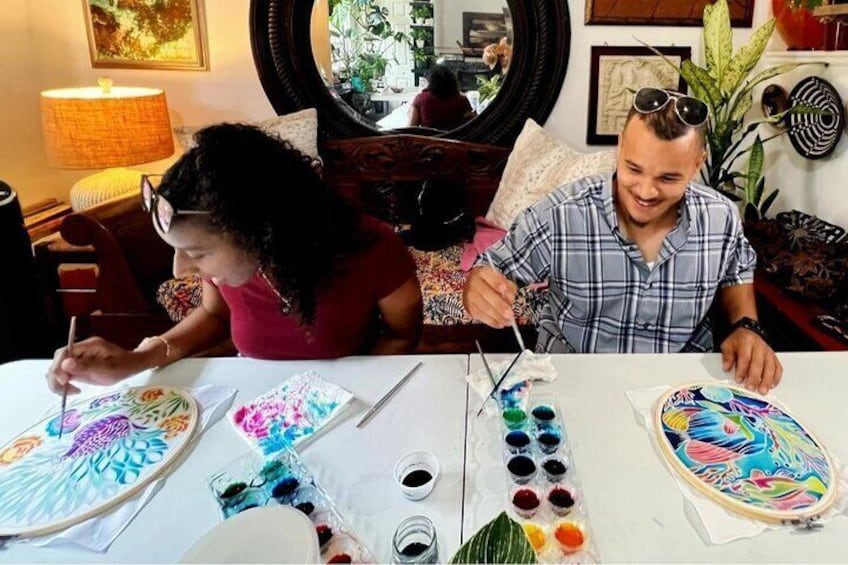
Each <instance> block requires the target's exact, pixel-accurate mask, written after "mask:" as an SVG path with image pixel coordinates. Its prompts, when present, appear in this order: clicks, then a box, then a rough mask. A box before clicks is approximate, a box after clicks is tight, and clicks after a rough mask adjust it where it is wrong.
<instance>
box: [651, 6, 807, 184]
mask: <svg viewBox="0 0 848 565" xmlns="http://www.w3.org/2000/svg"><path fill="white" fill-rule="evenodd" d="M799 1H807V2H809V1H810V0H799ZM774 26H775V21H774V19H771V20H769V21H767V22H766V23H764V24H763V25H762V26H760V27H759V28H757V30H756V31H754V33H753V34H752V36H751V38H750V40H749V41H748V43H747V44H745V45H743V46H742V47H741V48H740V49H739V50H738V51H736V52H735V53H734V52H733V36H732V31H731V27H730V11H729V9H728V7H727V0H718V1H717V2H716V3H715V4H707V5H706V6H705V7H704V51H705V54H706V67H699V66H698V65H696V64H695V63H693V62H692V61H691V60H687V61H683V63H682V64H681V65H680V66H679V67H678V66H677V65H675V64H674V63H673V62H671V61H670V60H669V59H668V58H666V57H665V56H663V55H662V54H661V53H660V52H659V51H657V50H656V49H654V48H653V47H650V46H649V47H650V48H651V49H652V50H653V51H654V52H655V53H656V54H657V55H658V56H660V57H662V58H663V60H665V61H666V62H667V63H668V64H669V65H671V66H672V67H674V69H675V70H676V71H677V72H678V73H679V74H680V75H681V76H682V77H683V79H684V80H685V81H686V84H688V85H689V88H690V89H691V91H692V94H693V95H694V96H696V97H698V98H700V99H701V100H703V101H704V102H706V104H707V106H708V107H709V109H710V117H709V121H708V127H707V144H708V145H709V155H708V157H707V162H706V165H705V168H704V169H703V170H702V171H701V176H702V179H703V180H704V182H705V183H706V184H708V185H710V186H712V187H713V188H715V189H716V190H719V191H721V192H722V193H724V194H725V195H727V196H728V197H730V198H732V199H734V200H741V199H743V198H745V195H746V194H748V190H747V188H748V187H747V186H746V185H745V184H744V183H745V182H746V181H745V180H744V179H745V178H746V175H745V173H743V172H740V171H737V170H735V169H734V167H735V166H736V164H737V161H738V160H739V159H740V158H741V157H743V156H744V155H746V154H747V153H749V152H750V151H751V150H752V148H753V145H752V144H751V143H749V140H750V136H752V135H754V134H755V133H756V131H757V129H758V128H759V126H760V124H763V123H770V124H778V123H779V122H781V121H783V120H784V118H785V117H786V116H787V115H788V114H790V113H805V112H807V113H809V112H810V111H811V110H810V109H809V108H803V107H794V108H791V109H789V110H787V111H785V112H781V113H779V114H774V115H772V116H769V117H766V118H763V119H759V120H753V121H750V122H748V123H747V125H746V124H745V121H744V119H745V115H746V114H747V113H748V110H750V109H751V106H752V105H753V101H754V98H753V90H754V88H755V87H756V86H757V85H759V84H760V83H762V82H764V81H766V80H769V79H771V78H774V77H776V76H779V75H782V74H784V73H787V72H789V71H791V70H793V69H795V68H796V67H798V66H799V65H798V64H784V65H778V66H775V67H771V68H768V69H765V70H762V71H760V72H758V73H757V74H755V75H753V76H751V73H752V71H753V70H754V68H755V67H756V66H757V64H758V63H759V61H760V58H761V57H762V55H763V51H764V50H765V47H766V44H767V43H768V40H769V38H770V37H771V34H772V32H773V31H774ZM782 133H783V132H781V133H778V134H775V135H772V136H770V137H767V138H765V139H761V140H760V145H761V144H762V143H764V142H766V141H769V140H770V139H773V138H774V137H777V136H778V135H781V134H782ZM740 179H743V180H740ZM754 192H755V191H751V194H753V193H754Z"/></svg>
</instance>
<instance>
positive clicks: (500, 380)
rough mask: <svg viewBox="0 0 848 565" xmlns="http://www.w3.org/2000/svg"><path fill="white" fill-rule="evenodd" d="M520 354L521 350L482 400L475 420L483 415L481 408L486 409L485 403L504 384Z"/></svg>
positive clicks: (522, 351)
mask: <svg viewBox="0 0 848 565" xmlns="http://www.w3.org/2000/svg"><path fill="white" fill-rule="evenodd" d="M522 353H524V350H523V349H522V350H521V351H519V352H518V355H516V356H515V359H513V360H512V363H510V364H509V367H507V368H506V371H504V373H503V375H501V378H500V379H499V380H498V382H497V383H496V384H495V388H493V389H492V392H490V393H489V395H488V396H487V397H486V398H484V399H483V404H482V405H481V406H480V409H479V410H478V411H477V416H475V418H476V417H479V416H480V414H482V413H483V408H485V407H486V403H487V402H488V401H489V399H490V398H492V397H494V395H495V393H496V392H497V391H498V389H499V388H500V386H501V384H502V383H503V382H504V379H505V378H506V376H507V375H508V374H509V372H510V371H511V370H512V368H513V367H514V366H515V362H516V361H518V358H519V357H521V354H522Z"/></svg>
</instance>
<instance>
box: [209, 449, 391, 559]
mask: <svg viewBox="0 0 848 565" xmlns="http://www.w3.org/2000/svg"><path fill="white" fill-rule="evenodd" d="M207 483H208V484H209V488H210V489H211V490H212V494H213V495H214V496H215V499H216V500H217V501H218V505H219V509H220V512H221V516H222V517H223V518H224V519H227V518H229V517H230V516H234V515H235V514H238V513H239V512H242V511H244V510H247V509H249V508H255V507H258V506H269V505H275V504H285V505H288V506H292V507H294V508H297V509H298V510H300V511H301V512H303V513H304V514H306V515H307V516H308V517H309V519H310V520H312V523H313V524H315V530H316V532H317V534H318V542H319V545H320V547H321V557H322V559H323V560H324V562H325V563H373V562H374V558H373V557H372V556H371V553H370V552H369V551H368V549H367V548H366V547H365V546H364V544H363V543H362V542H361V541H360V540H359V538H358V537H357V536H356V535H355V534H354V533H353V530H351V529H350V528H349V527H348V526H347V524H345V521H344V519H343V518H342V516H341V513H339V511H338V509H337V508H336V506H335V504H334V503H333V500H332V498H331V497H330V495H329V494H328V493H327V492H326V491H325V490H324V489H323V488H321V486H320V485H319V484H318V482H317V481H316V480H315V477H314V476H313V475H312V473H310V472H309V470H308V469H307V468H306V466H305V465H304V464H303V462H302V461H301V460H300V457H299V456H298V455H297V452H295V451H294V450H293V449H289V448H286V449H284V450H283V451H280V452H279V453H277V454H276V455H274V456H273V457H271V458H268V459H263V458H261V457H260V456H258V455H256V454H254V453H248V454H246V455H244V456H242V457H239V458H238V459H236V460H235V461H233V462H232V463H230V464H229V465H227V466H226V467H225V468H224V469H222V470H221V471H219V472H217V473H215V474H214V475H212V476H210V477H209V478H208V479H207Z"/></svg>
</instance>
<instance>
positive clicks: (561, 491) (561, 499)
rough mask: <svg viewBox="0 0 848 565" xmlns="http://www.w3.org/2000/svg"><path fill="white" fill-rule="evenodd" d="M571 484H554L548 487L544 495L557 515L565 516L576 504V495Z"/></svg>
mask: <svg viewBox="0 0 848 565" xmlns="http://www.w3.org/2000/svg"><path fill="white" fill-rule="evenodd" d="M574 493H575V490H574V488H572V487H571V486H566V485H554V486H552V487H551V488H550V489H548V494H547V496H546V497H545V498H546V499H547V501H548V503H549V504H550V505H551V510H553V511H554V514H556V515H558V516H566V515H567V514H569V513H570V512H571V511H572V510H573V509H574V506H575V505H576V504H577V495H575V494H574Z"/></svg>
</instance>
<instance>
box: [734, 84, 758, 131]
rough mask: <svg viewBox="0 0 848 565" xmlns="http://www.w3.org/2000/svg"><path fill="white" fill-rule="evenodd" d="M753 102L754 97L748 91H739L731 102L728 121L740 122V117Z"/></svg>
mask: <svg viewBox="0 0 848 565" xmlns="http://www.w3.org/2000/svg"><path fill="white" fill-rule="evenodd" d="M753 104H754V97H753V96H752V94H751V92H750V91H747V92H741V93H740V94H739V96H737V97H736V100H735V101H734V103H733V110H731V111H730V121H731V122H733V123H734V124H741V123H742V119H743V118H744V117H745V114H747V113H748V110H750V109H751V106H752V105H753Z"/></svg>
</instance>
